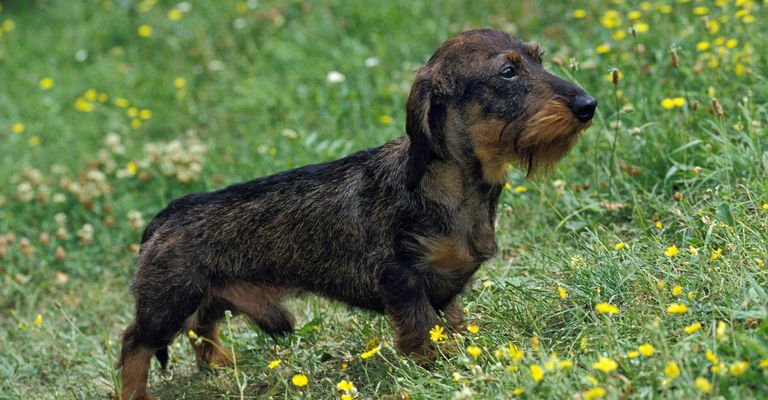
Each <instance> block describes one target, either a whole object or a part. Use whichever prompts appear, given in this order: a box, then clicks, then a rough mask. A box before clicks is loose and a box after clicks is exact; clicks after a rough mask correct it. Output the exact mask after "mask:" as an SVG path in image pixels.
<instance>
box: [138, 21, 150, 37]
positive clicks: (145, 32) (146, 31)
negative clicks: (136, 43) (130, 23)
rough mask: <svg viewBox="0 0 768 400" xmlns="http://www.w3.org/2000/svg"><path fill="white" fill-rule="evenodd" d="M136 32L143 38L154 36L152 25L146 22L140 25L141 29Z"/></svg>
mask: <svg viewBox="0 0 768 400" xmlns="http://www.w3.org/2000/svg"><path fill="white" fill-rule="evenodd" d="M136 32H137V33H138V34H139V36H141V37H143V38H148V37H150V36H152V27H151V26H149V25H147V24H144V25H141V26H139V29H138V30H137V31H136Z"/></svg>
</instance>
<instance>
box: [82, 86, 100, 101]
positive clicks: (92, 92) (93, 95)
mask: <svg viewBox="0 0 768 400" xmlns="http://www.w3.org/2000/svg"><path fill="white" fill-rule="evenodd" d="M83 97H85V99H86V100H88V101H96V100H97V99H98V98H99V92H97V91H96V89H88V90H86V91H85V93H84V94H83Z"/></svg>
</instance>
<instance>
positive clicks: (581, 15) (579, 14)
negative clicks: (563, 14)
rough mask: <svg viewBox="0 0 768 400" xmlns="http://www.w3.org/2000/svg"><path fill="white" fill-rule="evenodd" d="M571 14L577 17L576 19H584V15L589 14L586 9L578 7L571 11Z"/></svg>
mask: <svg viewBox="0 0 768 400" xmlns="http://www.w3.org/2000/svg"><path fill="white" fill-rule="evenodd" d="M571 15H572V16H573V18H575V19H582V18H584V17H586V16H587V12H586V11H584V10H582V9H581V8H577V9H575V10H573V12H572V13H571Z"/></svg>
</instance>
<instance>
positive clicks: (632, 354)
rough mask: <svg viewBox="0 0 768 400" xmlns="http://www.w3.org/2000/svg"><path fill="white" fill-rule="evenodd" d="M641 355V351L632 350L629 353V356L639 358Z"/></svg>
mask: <svg viewBox="0 0 768 400" xmlns="http://www.w3.org/2000/svg"><path fill="white" fill-rule="evenodd" d="M637 357H640V352H639V351H635V350H632V351H630V352H629V353H627V358H637Z"/></svg>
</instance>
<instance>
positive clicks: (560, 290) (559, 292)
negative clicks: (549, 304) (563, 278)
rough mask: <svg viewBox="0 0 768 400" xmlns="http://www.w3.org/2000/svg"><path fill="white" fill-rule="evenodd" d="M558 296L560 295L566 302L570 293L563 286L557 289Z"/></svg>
mask: <svg viewBox="0 0 768 400" xmlns="http://www.w3.org/2000/svg"><path fill="white" fill-rule="evenodd" d="M557 294H559V295H560V298H561V299H563V300H565V298H566V297H568V292H567V291H566V290H565V288H563V287H562V286H558V287H557Z"/></svg>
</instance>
